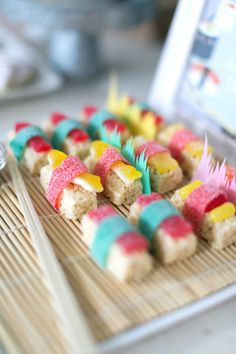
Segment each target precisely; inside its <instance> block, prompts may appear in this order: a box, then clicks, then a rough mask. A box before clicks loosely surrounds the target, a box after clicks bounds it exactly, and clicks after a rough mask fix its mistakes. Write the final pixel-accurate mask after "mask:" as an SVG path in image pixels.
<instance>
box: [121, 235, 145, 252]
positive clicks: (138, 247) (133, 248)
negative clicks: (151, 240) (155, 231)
mask: <svg viewBox="0 0 236 354" xmlns="http://www.w3.org/2000/svg"><path fill="white" fill-rule="evenodd" d="M116 243H117V244H118V245H119V246H121V247H122V249H123V251H124V253H126V254H132V253H136V252H143V251H146V250H147V249H148V240H147V239H146V238H145V237H143V236H142V235H140V234H139V233H137V232H135V231H133V232H126V233H124V234H123V235H121V236H120V237H119V238H118V239H117V240H116Z"/></svg>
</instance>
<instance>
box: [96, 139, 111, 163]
mask: <svg viewBox="0 0 236 354" xmlns="http://www.w3.org/2000/svg"><path fill="white" fill-rule="evenodd" d="M109 147H111V146H110V145H109V144H107V143H104V142H103V141H101V140H95V141H94V142H93V143H92V145H91V150H92V153H93V155H94V157H95V159H97V160H98V159H100V157H102V154H103V153H104V151H105V150H106V149H108V148H109Z"/></svg>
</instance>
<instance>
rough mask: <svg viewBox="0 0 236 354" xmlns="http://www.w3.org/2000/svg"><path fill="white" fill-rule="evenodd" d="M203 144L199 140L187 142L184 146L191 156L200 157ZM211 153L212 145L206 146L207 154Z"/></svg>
mask: <svg viewBox="0 0 236 354" xmlns="http://www.w3.org/2000/svg"><path fill="white" fill-rule="evenodd" d="M203 149H204V144H203V143H202V142H201V141H192V142H190V143H188V144H187V145H186V147H185V151H187V152H188V153H189V154H190V155H191V156H192V157H198V158H201V157H202V154H203ZM211 153H212V147H211V146H208V155H209V154H211Z"/></svg>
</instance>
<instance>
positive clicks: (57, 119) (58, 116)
mask: <svg viewBox="0 0 236 354" xmlns="http://www.w3.org/2000/svg"><path fill="white" fill-rule="evenodd" d="M66 118H67V117H66V115H65V114H63V113H59V112H54V113H52V114H51V117H50V120H51V122H52V124H53V125H57V124H59V123H61V122H62V121H63V120H65V119H66Z"/></svg>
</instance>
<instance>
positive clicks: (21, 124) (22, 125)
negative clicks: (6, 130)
mask: <svg viewBox="0 0 236 354" xmlns="http://www.w3.org/2000/svg"><path fill="white" fill-rule="evenodd" d="M30 126H31V124H30V123H28V122H19V123H16V124H15V132H16V133H19V132H20V131H21V129H24V128H27V127H30Z"/></svg>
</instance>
